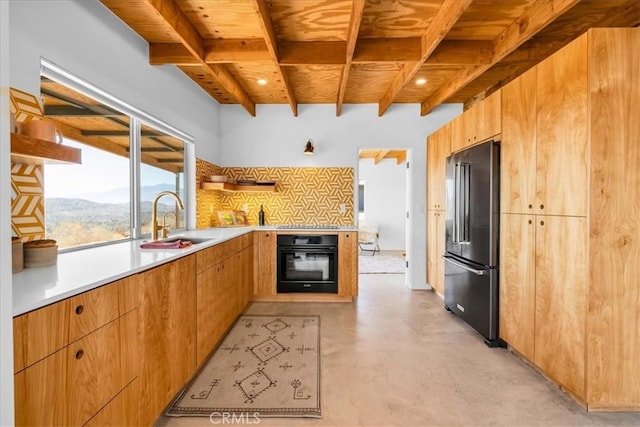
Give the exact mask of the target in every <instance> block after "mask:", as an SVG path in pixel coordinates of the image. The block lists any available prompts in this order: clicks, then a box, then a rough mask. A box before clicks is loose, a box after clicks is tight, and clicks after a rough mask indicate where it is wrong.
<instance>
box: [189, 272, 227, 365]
mask: <svg viewBox="0 0 640 427" xmlns="http://www.w3.org/2000/svg"><path fill="white" fill-rule="evenodd" d="M222 272H223V270H222V262H219V263H218V264H217V265H215V266H214V267H213V268H210V269H208V270H206V271H204V272H202V273H200V274H198V278H197V282H198V285H197V294H198V296H197V310H196V311H197V316H196V318H197V331H198V333H197V339H198V345H197V351H196V352H197V362H196V363H197V365H198V366H200V365H201V364H202V363H203V362H204V361H205V360H206V358H207V356H208V355H209V353H210V352H211V350H213V348H214V347H215V345H216V344H217V343H218V340H220V338H221V337H222V334H223V333H224V331H225V326H224V325H223V316H222V312H223V304H224V303H226V302H225V301H224V300H223V299H222V298H221V296H222V286H223V277H222V274H223V273H222Z"/></svg>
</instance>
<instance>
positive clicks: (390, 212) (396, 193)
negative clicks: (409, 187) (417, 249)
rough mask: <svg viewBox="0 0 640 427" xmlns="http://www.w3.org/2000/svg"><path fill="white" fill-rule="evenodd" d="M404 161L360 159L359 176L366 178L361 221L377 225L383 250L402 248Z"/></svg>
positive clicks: (405, 207)
mask: <svg viewBox="0 0 640 427" xmlns="http://www.w3.org/2000/svg"><path fill="white" fill-rule="evenodd" d="M406 165H407V164H406V162H403V163H401V164H398V163H397V162H396V159H383V160H381V161H380V162H379V163H378V164H376V163H375V162H374V159H360V161H359V162H358V178H359V180H364V181H365V192H364V213H365V219H364V221H366V222H368V223H371V224H375V225H377V226H378V230H379V233H380V238H379V239H378V245H379V246H380V249H382V250H383V251H399V250H404V249H405V247H406V246H405V240H406V239H405V228H406V224H405V223H406V209H407V196H406V191H405V188H406V180H407V179H406V175H407V173H406Z"/></svg>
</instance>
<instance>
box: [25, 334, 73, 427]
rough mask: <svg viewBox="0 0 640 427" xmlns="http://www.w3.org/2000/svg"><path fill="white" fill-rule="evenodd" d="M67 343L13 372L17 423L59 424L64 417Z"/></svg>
mask: <svg viewBox="0 0 640 427" xmlns="http://www.w3.org/2000/svg"><path fill="white" fill-rule="evenodd" d="M66 376H67V347H65V348H63V349H62V350H59V351H57V352H55V353H53V354H52V355H50V356H49V357H47V358H45V359H43V360H41V361H39V362H37V363H35V364H33V365H31V366H29V367H28V368H27V369H25V370H23V371H21V372H19V373H17V374H16V375H15V376H14V384H15V417H16V419H15V421H16V425H18V426H63V425H69V422H68V421H67V401H66V398H67V381H66Z"/></svg>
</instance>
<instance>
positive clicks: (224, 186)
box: [200, 182, 276, 193]
mask: <svg viewBox="0 0 640 427" xmlns="http://www.w3.org/2000/svg"><path fill="white" fill-rule="evenodd" d="M200 188H201V189H203V190H217V191H243V192H244V191H253V192H263V193H274V192H275V191H276V184H275V183H274V184H269V185H238V184H232V183H230V182H203V183H202V184H200Z"/></svg>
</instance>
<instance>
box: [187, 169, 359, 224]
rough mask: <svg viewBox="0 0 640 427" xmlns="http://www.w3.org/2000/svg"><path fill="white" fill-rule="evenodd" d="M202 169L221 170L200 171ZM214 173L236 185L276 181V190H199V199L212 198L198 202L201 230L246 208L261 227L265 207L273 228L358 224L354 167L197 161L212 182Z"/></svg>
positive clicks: (254, 222) (204, 176) (251, 219)
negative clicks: (220, 212)
mask: <svg viewBox="0 0 640 427" xmlns="http://www.w3.org/2000/svg"><path fill="white" fill-rule="evenodd" d="M198 165H200V167H206V168H207V170H215V172H214V173H209V172H206V173H199V172H198ZM213 174H215V175H227V176H228V177H231V179H232V180H234V181H236V180H238V179H252V180H256V181H276V182H277V184H276V192H223V191H211V190H198V192H197V196H201V197H202V199H204V198H207V201H204V200H201V201H198V210H199V211H200V213H201V215H200V219H201V220H202V222H201V221H200V220H198V228H204V227H212V226H217V225H218V222H217V214H216V211H217V210H218V209H222V210H226V209H234V210H245V208H246V212H247V219H248V220H249V224H251V225H257V224H258V211H259V210H260V205H262V206H263V209H264V211H265V222H266V223H267V224H338V225H350V224H353V182H354V181H353V180H354V170H353V168H338V167H319V168H313V167H304V168H302V167H301V168H297V167H279V168H275V167H274V168H244V167H219V166H216V165H212V164H211V163H207V162H204V161H201V160H200V161H199V162H197V163H196V176H198V177H200V178H201V179H204V180H206V179H207V177H208V176H209V175H213ZM198 186H199V184H198ZM203 193H205V194H203ZM209 193H211V194H209ZM341 204H344V205H345V208H346V209H345V212H344V213H341V212H340V205H341Z"/></svg>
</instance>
